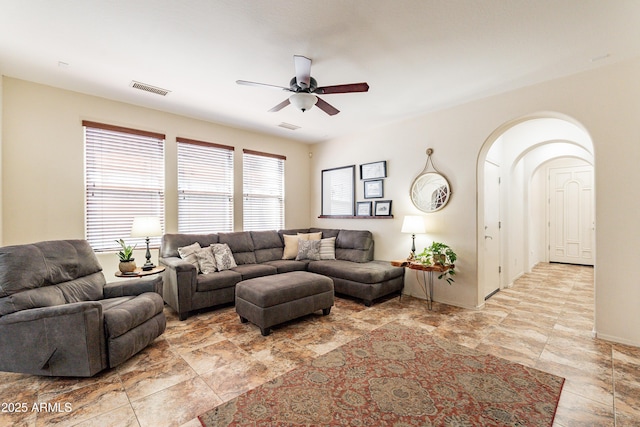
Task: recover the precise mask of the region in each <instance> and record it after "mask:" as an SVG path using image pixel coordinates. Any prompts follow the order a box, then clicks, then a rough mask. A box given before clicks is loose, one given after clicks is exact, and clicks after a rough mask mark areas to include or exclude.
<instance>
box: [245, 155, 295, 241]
mask: <svg viewBox="0 0 640 427" xmlns="http://www.w3.org/2000/svg"><path fill="white" fill-rule="evenodd" d="M242 154H243V156H242V200H243V214H242V227H243V230H244V231H261V230H273V229H276V230H279V229H283V228H285V206H286V205H285V173H286V163H285V161H286V159H287V158H286V157H285V156H282V155H279V154H272V153H264V152H261V151H255V150H248V149H243V150H242ZM259 159H263V160H264V163H263V167H264V166H267V165H268V164H269V163H272V164H275V165H276V168H274V171H276V172H279V177H278V178H279V181H280V182H279V185H278V186H276V187H277V188H276V189H277V192H278V193H279V194H276V192H273V191H271V190H273V188H272V189H271V190H270V189H269V188H268V187H269V186H267V185H265V186H263V187H262V188H258V190H264V191H263V192H260V193H259V192H249V191H248V183H247V180H248V179H250V178H252V177H253V176H254V172H253V171H247V168H248V167H250V166H252V163H254V162H257V161H259ZM253 166H259V165H255V163H254V164H253ZM262 178H264V176H263V177H262ZM270 182H273V180H272V179H271V181H270ZM252 184H255V182H254V183H252ZM251 190H254V189H251ZM249 201H251V202H256V201H263V202H267V203H268V202H269V201H272V202H273V201H276V204H277V205H278V212H277V213H275V214H274V216H272V217H271V218H267V220H265V217H264V204H263V205H261V206H260V207H261V208H262V210H261V218H260V219H261V220H258V216H257V215H255V216H254V215H253V212H252V209H251V208H250V207H249V203H248V202H249ZM256 208H258V207H257V206H256ZM259 223H262V224H267V225H263V226H259V225H258V224H259Z"/></svg>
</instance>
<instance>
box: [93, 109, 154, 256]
mask: <svg viewBox="0 0 640 427" xmlns="http://www.w3.org/2000/svg"><path fill="white" fill-rule="evenodd" d="M82 125H83V126H84V136H85V189H86V196H85V197H86V202H85V203H86V216H85V220H86V224H85V234H86V239H87V240H88V241H89V244H91V247H93V249H94V250H95V251H111V250H117V249H118V246H117V243H116V240H117V239H124V240H125V241H126V242H127V244H131V245H136V244H137V245H138V247H140V248H142V247H143V246H144V239H143V238H139V239H133V238H130V237H129V236H131V225H132V223H133V218H134V217H136V216H156V217H159V218H160V223H161V224H162V226H163V229H164V139H165V136H164V135H162V134H157V133H152V132H145V131H139V130H135V129H127V128H121V127H117V126H111V125H105V124H101V123H94V122H88V121H83V122H82ZM151 244H152V245H153V246H155V247H158V246H159V244H160V237H152V238H151Z"/></svg>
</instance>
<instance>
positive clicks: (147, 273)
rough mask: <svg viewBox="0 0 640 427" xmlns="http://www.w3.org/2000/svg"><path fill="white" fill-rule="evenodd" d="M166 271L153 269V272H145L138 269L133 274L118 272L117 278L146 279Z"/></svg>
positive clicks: (162, 268) (158, 268) (159, 268)
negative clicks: (145, 277)
mask: <svg viewBox="0 0 640 427" xmlns="http://www.w3.org/2000/svg"><path fill="white" fill-rule="evenodd" d="M164 270H165V268H164V267H153V268H152V269H151V270H146V271H145V270H143V269H142V268H140V267H138V268H136V269H135V270H133V271H132V272H131V273H123V272H121V271H116V277H144V276H150V275H152V274H158V273H162V272H163V271H164Z"/></svg>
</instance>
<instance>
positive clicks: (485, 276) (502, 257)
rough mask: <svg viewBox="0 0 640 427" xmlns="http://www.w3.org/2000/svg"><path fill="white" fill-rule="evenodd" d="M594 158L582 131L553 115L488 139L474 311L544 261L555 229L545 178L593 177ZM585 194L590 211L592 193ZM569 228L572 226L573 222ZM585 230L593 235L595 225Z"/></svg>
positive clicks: (481, 168) (480, 178) (509, 126)
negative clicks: (574, 173)
mask: <svg viewBox="0 0 640 427" xmlns="http://www.w3.org/2000/svg"><path fill="white" fill-rule="evenodd" d="M593 157H594V156H593V143H592V141H591V138H590V136H589V134H588V133H587V132H586V130H585V129H584V128H583V127H582V126H581V125H580V124H579V123H578V122H576V121H575V120H573V119H572V118H570V117H566V116H564V115H561V114H558V113H542V114H536V115H532V116H527V117H522V118H520V119H517V120H514V121H511V122H509V123H505V124H504V125H503V126H501V127H499V128H498V129H496V130H495V131H494V132H493V133H492V134H491V135H490V136H489V138H487V140H486V141H485V143H484V145H483V147H482V149H481V151H480V154H479V156H478V163H477V183H478V187H477V194H478V199H477V201H478V209H477V213H478V215H477V220H478V222H477V230H478V235H477V245H478V247H477V253H478V294H477V295H478V303H477V304H478V306H481V305H483V303H484V300H485V297H487V296H488V295H491V294H492V293H494V292H496V291H497V290H499V289H501V288H504V287H506V286H509V285H510V284H511V283H513V281H514V280H515V279H517V278H518V277H519V276H521V275H522V274H524V273H526V272H528V271H531V268H532V267H533V266H534V265H535V264H536V263H538V262H548V261H549V251H550V249H551V248H550V244H551V243H550V242H551V238H552V237H554V236H555V235H554V236H551V235H550V231H549V230H550V226H554V225H558V224H555V222H556V221H558V218H557V217H553V218H550V217H549V205H550V203H549V202H550V199H549V198H550V195H551V194H550V189H549V177H550V173H551V171H552V170H554V169H558V168H562V167H566V168H569V169H571V168H574V167H576V168H577V167H587V168H591V174H593V164H594V163H593ZM496 174H497V176H498V181H497V183H496V182H494V180H495V179H496V178H495V177H496ZM590 190H591V193H590V197H591V199H590V202H591V204H592V205H593V203H594V201H595V197H593V187H591V188H590ZM495 192H498V194H495ZM573 203H574V202H573V201H572V200H569V202H568V203H567V204H566V205H563V207H565V208H567V207H568V208H571V209H567V214H568V215H569V214H573V213H574V212H575V209H573V208H574V206H573ZM585 209H589V208H588V207H586V208H585ZM591 220H593V216H591ZM569 223H570V224H571V225H572V226H573V225H574V224H573V220H570V221H569ZM590 225H591V230H593V227H594V226H595V224H593V223H591V224H590ZM554 230H555V231H554V232H557V229H554ZM562 231H565V230H564V229H562ZM583 234H584V233H583ZM594 234H595V233H592V235H591V237H590V238H591V239H593V235H594ZM591 243H593V242H591ZM554 244H555V242H554ZM591 246H592V247H593V244H592V245H591ZM585 247H586V246H585ZM570 249H571V250H573V247H571V248H570ZM582 263H586V262H582Z"/></svg>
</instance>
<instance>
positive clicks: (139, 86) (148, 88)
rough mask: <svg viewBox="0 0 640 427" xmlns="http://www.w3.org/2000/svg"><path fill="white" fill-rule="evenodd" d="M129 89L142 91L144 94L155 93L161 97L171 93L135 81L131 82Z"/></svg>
mask: <svg viewBox="0 0 640 427" xmlns="http://www.w3.org/2000/svg"><path fill="white" fill-rule="evenodd" d="M131 87H132V88H134V89H140V90H144V91H146V92H151V93H155V94H156V95H161V96H167V94H168V93H169V92H171V91H170V90H167V89H162V88H159V87H155V86H151V85H148V84H146V83H140V82H137V81H135V80H132V81H131Z"/></svg>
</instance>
